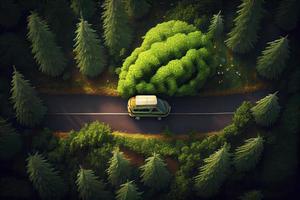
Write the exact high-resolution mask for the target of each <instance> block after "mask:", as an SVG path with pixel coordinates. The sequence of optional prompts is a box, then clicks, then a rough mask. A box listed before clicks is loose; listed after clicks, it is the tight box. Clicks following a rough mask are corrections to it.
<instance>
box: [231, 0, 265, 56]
mask: <svg viewBox="0 0 300 200" xmlns="http://www.w3.org/2000/svg"><path fill="white" fill-rule="evenodd" d="M262 4H263V0H243V3H242V4H241V5H240V6H239V10H238V11H237V13H238V16H237V17H236V18H235V19H234V28H233V29H232V30H231V32H230V33H229V34H228V36H229V38H228V39H227V40H226V45H227V46H228V47H229V48H230V49H232V51H234V52H237V53H245V52H247V51H249V50H250V49H251V48H252V47H253V44H254V43H255V42H256V41H257V31H258V28H259V23H260V19H261V18H262V13H263V8H262Z"/></svg>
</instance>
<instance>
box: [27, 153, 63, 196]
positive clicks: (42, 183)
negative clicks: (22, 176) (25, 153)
mask: <svg viewBox="0 0 300 200" xmlns="http://www.w3.org/2000/svg"><path fill="white" fill-rule="evenodd" d="M27 173H28V175H29V179H30V181H31V182H32V183H33V186H34V188H35V189H36V190H37V191H38V193H39V195H40V197H41V198H42V199H49V200H50V199H51V200H52V199H62V198H63V196H64V194H65V187H64V183H63V180H62V179H61V177H60V176H59V175H58V172H57V171H55V170H54V169H53V168H52V166H51V165H50V164H49V163H48V162H47V160H46V159H45V158H44V157H43V156H42V155H40V154H38V153H35V154H34V155H30V156H29V157H28V158H27Z"/></svg>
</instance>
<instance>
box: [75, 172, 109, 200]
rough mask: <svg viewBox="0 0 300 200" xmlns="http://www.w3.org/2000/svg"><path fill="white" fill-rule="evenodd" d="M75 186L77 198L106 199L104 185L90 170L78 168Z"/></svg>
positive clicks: (86, 199) (88, 199)
mask: <svg viewBox="0 0 300 200" xmlns="http://www.w3.org/2000/svg"><path fill="white" fill-rule="evenodd" d="M76 185H77V189H78V192H79V196H80V198H81V199H83V200H96V199H99V200H100V199H106V198H107V197H108V193H107V192H106V191H105V190H104V184H103V183H102V181H100V180H99V179H98V177H97V176H96V175H95V173H94V172H93V171H92V170H89V169H82V168H80V169H79V171H78V174H77V179H76Z"/></svg>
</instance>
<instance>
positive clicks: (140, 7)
mask: <svg viewBox="0 0 300 200" xmlns="http://www.w3.org/2000/svg"><path fill="white" fill-rule="evenodd" d="M125 4H126V8H127V13H128V15H129V17H132V18H137V19H138V18H141V17H143V16H144V15H146V14H147V13H148V11H149V8H150V4H149V3H148V2H147V0H126V1H125Z"/></svg>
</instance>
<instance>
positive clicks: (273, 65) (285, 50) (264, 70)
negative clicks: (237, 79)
mask: <svg viewBox="0 0 300 200" xmlns="http://www.w3.org/2000/svg"><path fill="white" fill-rule="evenodd" d="M288 57H289V41H288V39H287V37H281V38H279V39H278V40H275V41H273V42H269V43H268V46H267V47H266V49H265V50H264V51H263V52H262V55H261V56H260V57H258V60H257V66H256V69H257V71H258V73H259V75H261V76H263V77H266V78H268V79H277V78H279V76H280V75H281V73H282V72H283V70H284V69H285V68H286V67H287V65H286V61H287V59H288Z"/></svg>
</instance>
